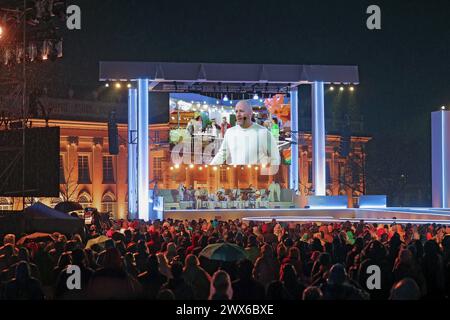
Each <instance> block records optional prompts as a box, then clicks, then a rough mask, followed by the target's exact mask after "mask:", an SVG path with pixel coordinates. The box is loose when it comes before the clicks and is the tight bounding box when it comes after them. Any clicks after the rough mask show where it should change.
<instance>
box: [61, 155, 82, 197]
mask: <svg viewBox="0 0 450 320" xmlns="http://www.w3.org/2000/svg"><path fill="white" fill-rule="evenodd" d="M74 171H75V161H74V163H73V165H72V166H69V168H68V172H67V177H64V183H62V184H61V197H62V200H63V201H64V202H65V201H76V199H75V198H74V196H75V194H76V192H77V191H78V188H79V186H80V185H79V184H78V181H77V180H75V179H74Z"/></svg>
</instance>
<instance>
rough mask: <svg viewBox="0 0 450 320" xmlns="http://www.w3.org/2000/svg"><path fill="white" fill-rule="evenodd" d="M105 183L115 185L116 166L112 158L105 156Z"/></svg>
mask: <svg viewBox="0 0 450 320" xmlns="http://www.w3.org/2000/svg"><path fill="white" fill-rule="evenodd" d="M103 183H114V166H113V157H112V156H103Z"/></svg>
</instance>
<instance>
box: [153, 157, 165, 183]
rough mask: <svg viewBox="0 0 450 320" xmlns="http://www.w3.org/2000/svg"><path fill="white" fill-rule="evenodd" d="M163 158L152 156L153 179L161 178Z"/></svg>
mask: <svg viewBox="0 0 450 320" xmlns="http://www.w3.org/2000/svg"><path fill="white" fill-rule="evenodd" d="M163 159H164V158H153V179H154V180H156V181H160V180H162V163H163Z"/></svg>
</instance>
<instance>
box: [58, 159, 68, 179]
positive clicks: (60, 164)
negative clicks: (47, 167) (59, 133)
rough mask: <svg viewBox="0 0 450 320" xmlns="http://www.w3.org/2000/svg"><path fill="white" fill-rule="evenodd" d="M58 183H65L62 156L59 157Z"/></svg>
mask: <svg viewBox="0 0 450 320" xmlns="http://www.w3.org/2000/svg"><path fill="white" fill-rule="evenodd" d="M59 183H60V184H64V183H66V177H65V174H64V157H63V155H61V154H60V155H59Z"/></svg>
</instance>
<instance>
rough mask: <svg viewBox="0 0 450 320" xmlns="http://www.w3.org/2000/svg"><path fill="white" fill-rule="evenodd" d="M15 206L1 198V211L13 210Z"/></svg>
mask: <svg viewBox="0 0 450 320" xmlns="http://www.w3.org/2000/svg"><path fill="white" fill-rule="evenodd" d="M12 209H13V206H12V204H11V203H10V201H9V200H8V199H7V198H0V211H4V210H12Z"/></svg>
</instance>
